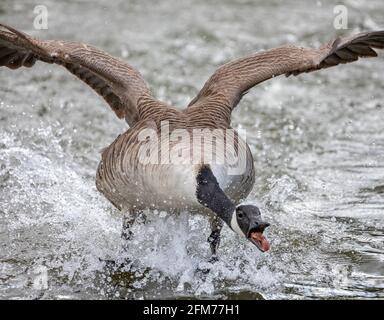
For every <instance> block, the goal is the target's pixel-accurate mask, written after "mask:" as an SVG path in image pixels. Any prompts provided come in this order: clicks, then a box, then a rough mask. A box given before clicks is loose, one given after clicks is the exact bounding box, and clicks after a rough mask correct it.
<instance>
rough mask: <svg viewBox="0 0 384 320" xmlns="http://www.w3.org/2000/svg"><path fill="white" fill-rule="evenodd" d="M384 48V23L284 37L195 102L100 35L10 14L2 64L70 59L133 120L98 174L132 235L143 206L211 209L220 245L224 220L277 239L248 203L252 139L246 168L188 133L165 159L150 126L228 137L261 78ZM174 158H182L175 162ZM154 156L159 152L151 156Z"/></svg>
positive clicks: (243, 148)
mask: <svg viewBox="0 0 384 320" xmlns="http://www.w3.org/2000/svg"><path fill="white" fill-rule="evenodd" d="M375 48H376V49H383V48H384V31H376V32H365V33H360V34H356V35H353V36H350V37H346V38H337V39H336V40H334V41H331V42H329V43H328V44H326V45H324V46H322V47H320V48H318V49H313V48H301V47H295V46H283V47H279V48H275V49H270V50H266V51H262V52H258V53H255V54H252V55H249V56H247V57H244V58H240V59H237V60H235V61H232V62H229V63H227V64H225V65H223V66H221V67H220V68H219V69H218V70H217V71H216V72H215V73H214V74H213V75H212V76H211V77H210V79H209V80H208V81H207V82H206V83H205V85H204V86H203V88H202V89H201V91H200V92H199V93H198V95H197V96H196V97H195V98H194V99H193V100H192V101H191V102H190V103H189V105H188V107H187V108H185V109H183V110H179V109H176V108H173V107H172V106H169V105H167V104H166V103H164V102H161V101H158V100H157V99H156V98H154V97H153V96H152V94H151V93H150V91H149V89H148V86H147V85H146V83H145V81H144V80H143V78H142V76H141V75H140V73H139V72H138V71H137V70H136V69H134V68H133V67H131V66H130V65H128V64H127V63H125V62H124V61H122V60H119V59H117V58H114V57H112V56H110V55H108V54H107V53H105V52H103V51H101V50H99V49H97V48H94V47H92V46H90V45H86V44H82V43H79V42H71V41H56V40H39V39H36V38H33V37H31V36H29V35H27V34H25V33H23V32H20V31H18V30H16V29H14V28H12V27H9V26H6V25H3V24H0V66H5V67H8V68H10V69H18V68H21V67H32V66H33V65H34V64H35V63H36V61H42V62H46V63H51V64H58V65H61V66H63V67H64V68H66V69H67V70H68V71H69V72H71V73H72V74H74V75H75V76H77V77H78V78H79V79H81V80H82V81H84V82H85V83H86V84H88V85H89V86H90V87H91V88H92V89H94V90H95V91H96V92H97V93H98V94H99V95H100V96H101V97H103V98H104V100H105V101H106V102H107V103H108V104H109V106H110V107H111V109H112V110H113V111H114V112H115V114H116V115H117V117H118V118H125V120H126V122H127V123H128V124H129V126H130V128H129V129H128V130H127V131H126V132H124V133H123V134H121V135H120V136H119V137H117V138H116V140H115V141H114V142H113V143H112V144H111V145H110V146H108V147H107V148H106V149H105V150H104V151H103V153H102V160H101V162H100V164H99V167H98V169H97V175H96V185H97V188H98V190H99V191H100V192H102V193H103V194H104V195H105V196H106V198H107V199H108V200H109V201H110V202H111V203H113V204H114V205H115V206H116V207H117V208H118V209H120V210H122V211H124V212H125V213H126V218H125V222H124V226H125V230H124V232H123V235H124V234H125V236H126V237H128V238H129V234H130V233H129V230H128V229H129V227H130V226H131V224H132V223H133V221H134V218H135V216H136V215H137V214H138V213H139V212H141V211H142V210H145V209H155V208H156V209H159V210H162V209H164V210H168V211H170V210H171V211H180V210H189V211H190V212H202V213H206V214H208V216H209V217H210V221H211V227H212V234H211V236H210V237H209V242H210V244H211V250H212V253H213V254H214V255H215V254H216V249H217V246H218V243H219V235H220V231H221V228H222V226H223V221H224V222H226V223H227V224H228V225H229V226H230V228H232V229H233V230H234V231H235V232H237V233H239V234H240V235H242V236H245V237H246V238H248V240H250V241H251V242H252V243H253V244H255V245H256V246H257V247H258V248H259V249H260V250H261V251H266V250H268V249H269V244H268V242H267V240H266V239H265V237H264V236H263V235H262V233H263V231H264V229H265V228H266V227H267V226H268V223H266V222H264V221H263V220H262V219H261V214H260V211H259V210H258V208H257V207H255V206H246V205H238V204H239V203H240V201H241V200H243V199H245V198H246V197H247V195H248V194H249V192H250V191H251V189H252V187H253V184H254V181H255V170H254V166H253V159H252V154H251V152H250V150H249V147H248V146H247V144H246V143H245V142H244V141H243V140H242V139H241V137H240V136H238V135H237V134H236V133H234V135H235V138H234V149H235V151H236V152H235V153H236V154H237V155H238V159H237V160H238V161H243V162H244V170H243V172H240V173H237V174H228V171H227V169H228V168H229V167H230V166H231V165H230V163H232V162H231V161H233V160H234V157H235V155H227V154H225V156H224V157H223V158H222V159H221V162H220V163H214V162H213V160H212V159H211V160H210V161H205V158H204V157H203V156H202V155H199V158H198V161H197V163H193V164H192V163H190V159H189V158H188V157H186V156H185V155H186V154H189V155H190V152H191V150H192V149H193V146H192V145H191V144H190V143H186V142H185V141H184V142H183V143H182V144H181V145H179V146H178V149H177V150H178V152H179V153H178V154H177V155H176V154H169V159H168V160H171V163H169V161H168V162H167V161H166V162H165V163H159V159H160V157H161V156H162V152H163V150H161V148H163V149H164V148H165V147H163V144H161V143H160V145H159V144H157V146H156V145H155V143H149V144H148V139H147V138H148V136H146V137H145V139H142V138H143V137H140V136H141V135H142V133H143V132H146V134H148V133H153V134H154V136H155V138H156V139H157V142H159V141H160V142H163V140H164V136H162V130H163V129H164V126H165V125H166V126H167V130H169V132H174V131H175V130H176V131H177V130H180V129H182V130H184V131H185V132H187V133H189V134H193V133H194V130H196V129H204V130H206V129H208V130H211V131H214V130H218V133H217V134H218V138H217V139H223V140H220V141H226V140H225V139H227V136H225V134H224V132H225V131H226V130H228V129H231V113H232V110H233V109H234V108H235V107H236V106H237V104H238V103H239V101H240V100H241V98H242V97H243V95H244V94H246V93H247V91H248V90H249V89H250V88H252V87H253V86H255V85H257V84H258V83H261V82H263V81H265V80H268V79H271V78H273V77H276V76H279V75H282V74H285V75H286V76H290V75H294V76H296V75H299V74H301V73H306V72H313V71H316V70H320V69H325V68H328V67H332V66H336V65H338V64H344V63H349V62H353V61H356V60H358V59H359V58H362V57H375V56H377V53H376V52H375V51H374V49H375ZM220 130H221V131H220ZM167 132H168V131H167ZM203 139H204V138H203ZM168 142H169V141H168ZM177 145H178V140H177V141H176V140H172V141H170V142H169V144H168V147H167V148H168V150H169V149H170V150H172V148H173V147H174V146H177ZM143 146H146V147H147V148H148V149H146V150H147V151H149V153H150V154H151V156H150V159H147V158H146V159H147V160H148V161H149V162H146V163H143V162H142V161H140V160H139V159H141V156H142V154H141V152H142V147H143ZM159 146H160V147H159ZM211 146H212V143H211ZM217 148H218V149H215V150H214V151H212V150H211V151H212V153H213V155H214V156H216V157H220V155H219V153H220V152H219V151H223V150H224V149H223V148H224V147H223V146H219V147H217ZM220 148H221V149H220ZM200 151H201V150H200ZM180 152H181V157H180ZM204 152H205V153H207V151H206V149H204ZM204 155H205V154H204ZM151 157H152V158H151ZM178 157H179V158H180V159H178ZM183 157H184V158H183ZM231 157H232V158H231ZM173 158H176V159H177V160H178V161H179V160H180V161H179V162H177V163H174V162H172V160H173ZM187 158H188V159H187ZM230 158H231V159H230ZM154 159H155V160H157V161H158V162H156V161H154V162H151V160H154Z"/></svg>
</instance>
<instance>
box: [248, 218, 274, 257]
mask: <svg viewBox="0 0 384 320" xmlns="http://www.w3.org/2000/svg"><path fill="white" fill-rule="evenodd" d="M269 225H270V224H269V223H267V222H262V223H259V224H258V225H257V226H256V227H253V228H251V229H250V230H249V231H248V237H247V238H248V240H249V241H251V242H252V243H253V244H254V245H255V246H256V247H257V248H258V249H259V250H260V251H261V252H266V251H268V250H269V248H270V244H269V242H268V240H267V238H266V237H264V235H263V232H264V230H265V228H267V227H269Z"/></svg>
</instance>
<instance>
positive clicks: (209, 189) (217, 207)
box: [196, 166, 270, 252]
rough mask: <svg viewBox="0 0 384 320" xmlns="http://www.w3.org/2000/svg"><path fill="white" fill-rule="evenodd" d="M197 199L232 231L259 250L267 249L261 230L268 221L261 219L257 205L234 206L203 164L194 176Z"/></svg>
mask: <svg viewBox="0 0 384 320" xmlns="http://www.w3.org/2000/svg"><path fill="white" fill-rule="evenodd" d="M196 180H197V189H196V196H197V199H198V201H199V202H200V203H201V204H202V205H204V206H205V207H208V208H209V209H211V210H212V211H213V212H214V213H215V214H216V215H218V216H219V217H220V218H221V219H222V220H223V221H224V222H225V223H226V224H227V225H228V226H229V227H230V228H231V229H232V230H233V231H234V232H236V233H237V234H239V235H240V236H242V237H245V238H247V239H248V240H249V241H250V242H251V243H252V244H254V245H255V246H256V247H257V248H258V249H259V250H260V251H262V252H265V251H268V250H269V247H270V245H269V242H268V240H267V239H266V238H265V237H264V235H263V232H264V230H265V228H267V227H268V226H269V223H267V222H265V221H263V219H262V218H261V213H260V210H259V208H258V207H256V206H254V205H238V206H236V205H235V204H234V203H233V202H232V201H231V199H229V197H228V196H227V195H226V194H225V193H224V191H223V190H222V189H221V188H220V186H219V183H218V182H217V179H216V177H215V176H214V175H213V172H212V170H211V169H210V167H209V166H203V167H201V168H200V171H199V173H198V175H197V177H196Z"/></svg>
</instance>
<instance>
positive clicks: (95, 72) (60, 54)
mask: <svg viewBox="0 0 384 320" xmlns="http://www.w3.org/2000/svg"><path fill="white" fill-rule="evenodd" d="M38 60H40V61H43V62H47V63H54V64H58V65H61V66H63V67H65V68H66V69H67V70H68V71H70V72H71V73H73V74H74V75H76V76H77V77H78V78H79V79H81V80H82V81H84V82H85V83H86V84H88V85H89V86H90V87H91V88H92V89H94V90H95V91H96V92H97V93H98V94H99V95H100V96H102V97H103V98H104V100H105V101H106V102H107V103H108V104H109V105H110V107H111V108H112V110H113V111H114V112H115V113H116V115H117V116H118V117H119V118H125V119H126V121H127V122H128V124H130V125H132V124H134V123H135V122H136V121H137V120H138V101H139V99H140V98H141V97H146V98H150V97H151V95H150V92H149V89H148V87H147V85H146V83H145V81H144V80H143V78H142V76H141V75H140V73H139V72H138V71H137V70H136V69H134V68H133V67H131V66H130V65H128V64H127V63H125V62H123V61H121V60H119V59H117V58H114V57H112V56H110V55H109V54H107V53H105V52H103V51H102V50H99V49H97V48H94V47H92V46H90V45H86V44H83V43H79V42H71V41H56V40H39V39H35V38H32V37H30V36H29V35H27V34H25V33H22V32H20V31H18V30H15V29H13V28H11V27H9V26H6V25H3V24H0V66H5V67H8V68H10V69H18V68H21V67H32V66H33V65H34V64H35V62H36V61H38Z"/></svg>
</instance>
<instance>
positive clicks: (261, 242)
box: [229, 205, 270, 252]
mask: <svg viewBox="0 0 384 320" xmlns="http://www.w3.org/2000/svg"><path fill="white" fill-rule="evenodd" d="M229 225H230V227H231V229H232V230H233V231H235V232H236V233H237V234H239V235H240V236H242V237H246V238H247V239H248V240H249V241H250V242H251V243H252V244H254V245H255V246H256V247H257V248H258V249H259V250H260V251H262V252H265V251H268V250H269V247H270V245H269V242H268V240H267V238H266V237H265V236H264V235H263V232H264V230H265V229H266V228H267V227H268V226H269V223H268V222H265V221H263V219H262V218H261V213H260V210H259V208H258V207H256V206H253V205H239V206H237V207H236V209H235V210H234V212H233V214H232V217H231V220H230V223H229Z"/></svg>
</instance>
